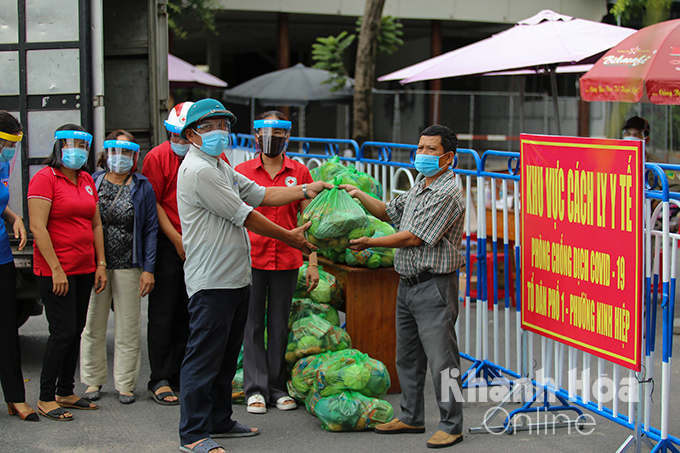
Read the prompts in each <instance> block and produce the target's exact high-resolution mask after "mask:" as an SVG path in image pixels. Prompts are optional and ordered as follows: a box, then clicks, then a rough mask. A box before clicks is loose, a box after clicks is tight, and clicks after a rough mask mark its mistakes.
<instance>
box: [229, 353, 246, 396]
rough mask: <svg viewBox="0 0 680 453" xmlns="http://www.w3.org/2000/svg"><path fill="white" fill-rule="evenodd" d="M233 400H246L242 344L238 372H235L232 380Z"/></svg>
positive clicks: (237, 365) (237, 366)
mask: <svg viewBox="0 0 680 453" xmlns="http://www.w3.org/2000/svg"><path fill="white" fill-rule="evenodd" d="M231 400H232V402H233V403H236V404H243V403H245V402H246V398H245V393H244V392H243V346H241V352H239V353H238V362H237V363H236V374H234V379H232V381H231Z"/></svg>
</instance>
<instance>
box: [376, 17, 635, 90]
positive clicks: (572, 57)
mask: <svg viewBox="0 0 680 453" xmlns="http://www.w3.org/2000/svg"><path fill="white" fill-rule="evenodd" d="M635 31H636V30H633V29H631V28H625V27H617V26H614V25H608V24H603V23H599V22H593V21H589V20H584V19H578V18H574V17H571V16H565V15H562V14H557V13H556V12H554V11H550V10H543V11H541V12H539V13H538V14H536V15H535V16H533V17H530V18H528V19H525V20H522V21H520V22H518V23H517V24H516V25H515V26H514V27H512V28H509V29H508V30H505V31H503V32H500V33H498V34H495V35H493V36H491V37H490V38H487V39H483V40H481V41H478V42H476V43H473V44H470V45H468V46H465V47H461V48H460V49H456V50H453V51H451V52H448V53H445V54H442V55H439V56H436V57H434V58H430V59H428V60H425V61H422V62H420V63H417V64H415V65H412V66H408V67H406V68H404V69H401V70H399V71H395V72H392V73H390V74H387V75H384V76H382V77H380V78H378V80H379V81H381V82H383V81H387V80H399V81H400V82H401V83H402V84H406V83H411V82H418V81H421V80H432V79H441V78H445V77H459V76H466V75H475V74H486V73H492V72H497V71H508V70H517V69H535V68H541V67H543V68H544V67H545V66H550V65H573V64H577V63H580V64H587V63H589V62H588V61H584V60H588V59H589V58H591V57H595V56H598V55H599V54H601V53H603V52H605V51H607V50H608V49H610V48H611V47H614V46H615V45H616V44H618V43H619V42H621V41H622V40H623V39H625V38H627V37H628V36H630V35H632V34H633V33H635ZM595 60H596V58H595V59H594V60H593V61H592V62H591V63H594V61H595ZM560 72H561V71H560Z"/></svg>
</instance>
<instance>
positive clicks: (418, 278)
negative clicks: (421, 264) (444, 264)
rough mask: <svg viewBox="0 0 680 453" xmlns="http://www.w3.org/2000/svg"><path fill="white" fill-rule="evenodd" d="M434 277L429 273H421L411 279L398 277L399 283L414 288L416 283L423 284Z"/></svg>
mask: <svg viewBox="0 0 680 453" xmlns="http://www.w3.org/2000/svg"><path fill="white" fill-rule="evenodd" d="M432 277H434V274H433V273H432V272H430V271H425V272H421V273H420V274H417V275H414V276H412V277H399V278H401V281H402V282H403V283H404V285H406V286H414V285H417V284H418V283H423V282H426V281H428V280H429V279H431V278H432Z"/></svg>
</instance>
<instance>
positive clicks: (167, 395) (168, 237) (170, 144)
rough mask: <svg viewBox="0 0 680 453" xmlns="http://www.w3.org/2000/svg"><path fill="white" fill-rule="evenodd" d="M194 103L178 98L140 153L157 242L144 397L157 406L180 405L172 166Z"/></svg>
mask: <svg viewBox="0 0 680 453" xmlns="http://www.w3.org/2000/svg"><path fill="white" fill-rule="evenodd" d="M192 105H193V102H182V103H180V104H177V105H176V106H175V107H173V108H172V109H171V110H170V113H169V114H168V119H167V121H165V128H166V129H167V131H168V140H167V141H165V142H163V143H161V144H160V145H158V146H156V147H155V148H153V149H152V150H151V151H149V152H148V154H147V155H146V156H145V157H144V165H143V169H142V174H143V175H144V176H146V177H147V178H148V179H149V182H151V186H152V187H153V191H154V194H155V195H156V209H157V211H158V226H159V230H158V241H157V251H156V286H155V287H154V290H153V291H151V293H150V294H149V315H148V316H149V324H148V328H147V341H148V347H149V364H150V365H151V376H150V377H149V383H148V391H149V395H150V396H151V397H152V398H153V399H154V401H156V402H157V403H158V404H161V405H165V406H174V405H177V404H179V400H178V399H177V396H176V395H175V394H174V393H173V391H172V388H171V387H170V386H171V385H174V386H178V385H179V369H180V367H181V366H182V360H183V359H184V351H185V349H186V345H187V338H188V337H189V314H188V312H187V304H188V303H189V297H188V296H187V291H186V287H185V285H184V248H183V246H182V226H181V225H180V222H179V214H178V213H177V170H179V166H180V164H181V163H182V160H183V159H184V156H185V155H186V153H187V151H189V142H188V141H186V140H185V139H183V138H181V137H180V136H179V133H180V132H181V131H182V127H183V126H184V124H185V123H186V115H187V112H188V111H189V108H190V107H191V106H192Z"/></svg>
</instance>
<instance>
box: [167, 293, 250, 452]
mask: <svg viewBox="0 0 680 453" xmlns="http://www.w3.org/2000/svg"><path fill="white" fill-rule="evenodd" d="M249 297H250V286H246V287H244V288H239V289H207V290H203V291H199V292H197V293H196V294H194V295H193V296H192V297H191V299H190V300H189V316H190V324H189V329H190V335H189V342H188V344H187V353H186V356H185V357H184V362H183V363H182V374H181V386H182V393H181V395H180V398H181V399H180V413H181V417H180V421H179V437H180V440H181V442H182V445H187V444H191V443H193V442H196V441H198V440H201V439H205V438H206V437H208V436H209V434H210V433H222V432H227V431H229V430H231V429H232V428H233V427H234V423H235V422H234V421H233V420H232V419H231V414H232V413H233V411H232V407H231V381H232V379H233V378H234V374H235V373H236V363H237V362H238V354H239V352H240V350H241V344H242V343H243V329H244V327H245V324H246V318H247V317H248V299H249Z"/></svg>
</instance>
